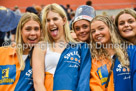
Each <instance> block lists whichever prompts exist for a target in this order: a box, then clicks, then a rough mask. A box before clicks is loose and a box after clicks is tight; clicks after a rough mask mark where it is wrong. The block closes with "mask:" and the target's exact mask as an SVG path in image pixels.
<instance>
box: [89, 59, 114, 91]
mask: <svg viewBox="0 0 136 91" xmlns="http://www.w3.org/2000/svg"><path fill="white" fill-rule="evenodd" d="M110 67H111V62H109V61H108V60H104V61H102V62H100V61H96V59H93V60H92V68H91V73H90V89H91V91H114V81H113V72H112V73H111V76H110V80H109V83H108V87H107V90H106V89H105V84H106V81H107V78H108V73H109V70H110Z"/></svg>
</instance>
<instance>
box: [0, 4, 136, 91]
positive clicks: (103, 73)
mask: <svg viewBox="0 0 136 91" xmlns="http://www.w3.org/2000/svg"><path fill="white" fill-rule="evenodd" d="M72 30H73V31H74V32H75V34H76V36H77V39H74V38H72V36H71V34H70V28H69V23H68V19H67V15H66V13H65V11H64V9H63V8H62V7H61V6H60V5H58V4H55V3H53V4H49V5H47V6H45V7H44V9H43V10H42V13H41V19H40V18H39V17H38V16H37V15H36V14H34V13H30V12H26V13H25V14H24V15H23V16H22V17H21V19H20V21H19V24H18V26H17V32H16V44H15V45H12V46H5V47H0V55H1V57H0V68H1V70H0V90H4V91H21V90H24V91H34V90H36V91H136V87H135V85H136V56H135V55H136V46H135V45H136V12H135V11H133V10H131V9H124V10H122V11H121V12H120V13H119V14H118V15H117V16H116V18H115V20H114V21H113V19H111V17H109V16H102V15H98V16H96V14H95V10H94V8H93V7H91V6H88V5H81V6H79V7H78V8H77V10H76V12H75V18H74V20H73V22H72ZM123 44H124V45H123Z"/></svg>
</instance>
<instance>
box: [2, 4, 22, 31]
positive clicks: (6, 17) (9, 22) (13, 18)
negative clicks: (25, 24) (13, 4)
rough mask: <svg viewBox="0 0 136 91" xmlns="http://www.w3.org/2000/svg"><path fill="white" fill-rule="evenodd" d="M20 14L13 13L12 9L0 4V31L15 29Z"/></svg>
mask: <svg viewBox="0 0 136 91" xmlns="http://www.w3.org/2000/svg"><path fill="white" fill-rule="evenodd" d="M20 18H21V15H17V14H15V13H14V12H13V11H12V10H10V9H7V8H5V7H3V6H0V31H1V32H8V31H11V30H13V29H15V28H16V27H17V25H18V22H19V20H20Z"/></svg>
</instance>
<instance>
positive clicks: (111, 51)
mask: <svg viewBox="0 0 136 91" xmlns="http://www.w3.org/2000/svg"><path fill="white" fill-rule="evenodd" d="M105 50H106V51H107V52H108V54H109V55H110V56H112V55H114V54H115V51H114V49H113V48H106V49H105Z"/></svg>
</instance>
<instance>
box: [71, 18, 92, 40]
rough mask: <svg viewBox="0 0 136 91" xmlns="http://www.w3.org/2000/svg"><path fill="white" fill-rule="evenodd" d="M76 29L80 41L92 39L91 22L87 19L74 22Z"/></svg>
mask: <svg viewBox="0 0 136 91" xmlns="http://www.w3.org/2000/svg"><path fill="white" fill-rule="evenodd" d="M73 27H74V31H75V33H76V36H77V38H78V39H79V40H80V41H83V42H88V40H90V22H89V21H87V20H79V21H77V22H75V23H74V26H73Z"/></svg>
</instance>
